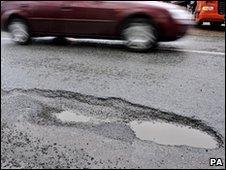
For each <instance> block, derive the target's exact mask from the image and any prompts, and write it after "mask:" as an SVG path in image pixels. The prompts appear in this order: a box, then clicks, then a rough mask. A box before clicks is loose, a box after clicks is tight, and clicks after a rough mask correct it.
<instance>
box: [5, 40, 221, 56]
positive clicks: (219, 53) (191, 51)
mask: <svg viewBox="0 0 226 170" xmlns="http://www.w3.org/2000/svg"><path fill="white" fill-rule="evenodd" d="M1 40H7V41H8V40H11V38H1ZM87 41H89V39H87ZM91 41H92V40H91ZM100 41H101V40H100ZM93 42H97V40H95V41H93ZM102 42H103V41H102ZM104 42H105V43H106V42H108V41H107V40H106V41H105V40H104ZM159 50H164V51H176V52H187V53H199V54H212V55H222V56H225V52H217V51H199V50H188V49H187V50H186V49H169V48H159Z"/></svg>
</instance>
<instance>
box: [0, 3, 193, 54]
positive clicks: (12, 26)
mask: <svg viewBox="0 0 226 170" xmlns="http://www.w3.org/2000/svg"><path fill="white" fill-rule="evenodd" d="M190 24H191V20H190V18H189V15H188V13H187V12H186V11H185V10H184V9H182V8H180V7H178V6H176V5H172V4H169V3H164V2H157V1H150V2H148V1H143V2H142V1H3V2H2V3H1V28H2V30H4V31H8V32H10V33H11V35H12V38H13V40H14V41H15V42H17V43H19V44H28V43H29V42H30V39H31V38H32V37H40V36H56V37H82V38H84V37H85V38H101V39H106V38H107V39H123V40H125V44H126V46H127V47H128V48H130V49H132V50H136V51H143V50H148V49H151V48H153V47H155V45H156V44H157V42H159V41H174V40H176V39H178V38H181V37H182V36H184V35H185V34H186V32H187V30H188V28H189V25H190Z"/></svg>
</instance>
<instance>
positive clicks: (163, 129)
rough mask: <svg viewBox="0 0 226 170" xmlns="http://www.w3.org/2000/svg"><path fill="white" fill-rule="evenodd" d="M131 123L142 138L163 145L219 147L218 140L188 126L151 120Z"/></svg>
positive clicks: (132, 127)
mask: <svg viewBox="0 0 226 170" xmlns="http://www.w3.org/2000/svg"><path fill="white" fill-rule="evenodd" d="M129 125H130V127H131V129H132V130H133V131H134V132H135V134H136V136H137V137H138V138H139V139H141V140H149V141H154V142H156V143H158V144H163V145H187V146H192V147H197V148H209V149H213V148H217V147H218V142H217V141H216V140H214V138H213V137H212V136H210V135H208V134H207V133H205V132H202V131H200V130H198V129H193V128H191V127H188V126H177V125H173V124H170V123H162V122H150V121H143V122H139V121H132V122H130V123H129Z"/></svg>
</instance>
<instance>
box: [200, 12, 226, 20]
mask: <svg viewBox="0 0 226 170" xmlns="http://www.w3.org/2000/svg"><path fill="white" fill-rule="evenodd" d="M196 22H225V15H220V14H218V13H212V12H200V13H199V14H198V17H196Z"/></svg>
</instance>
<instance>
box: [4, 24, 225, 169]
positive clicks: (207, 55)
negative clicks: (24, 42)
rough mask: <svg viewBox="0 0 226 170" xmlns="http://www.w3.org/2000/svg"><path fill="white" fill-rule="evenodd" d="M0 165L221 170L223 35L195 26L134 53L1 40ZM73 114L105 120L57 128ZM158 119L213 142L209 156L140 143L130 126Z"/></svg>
mask: <svg viewBox="0 0 226 170" xmlns="http://www.w3.org/2000/svg"><path fill="white" fill-rule="evenodd" d="M1 80H2V81H1V168H3V169H6V168H65V169H67V168H100V169H109V168H117V169H118V168H122V169H123V168H125V169H128V168H132V169H136V168H147V169H155V168H174V169H177V168H178V169H181V168H200V169H210V168H211V169H212V168H224V167H225V165H224V166H223V167H210V166H209V158H222V160H223V163H224V164H225V156H224V153H225V34H224V31H223V29H222V30H221V29H220V30H209V28H208V27H204V28H202V29H197V28H196V29H192V30H191V31H190V32H189V34H188V35H187V36H186V37H184V38H183V39H181V40H179V41H176V42H171V43H161V44H160V45H159V47H158V49H157V50H155V51H153V52H149V53H134V52H129V51H127V50H125V49H124V48H123V46H122V45H120V43H118V42H111V41H110V42H109V41H93V40H74V41H68V42H67V43H66V44H58V43H56V42H55V41H53V40H52V39H36V40H34V41H33V43H32V44H31V45H28V46H18V45H15V44H14V43H12V42H11V40H10V39H9V38H8V35H7V34H6V33H3V32H2V35H1ZM67 110H73V111H74V112H78V113H81V114H83V115H86V116H94V117H97V118H99V119H103V120H106V119H110V120H111V121H110V122H108V123H100V124H93V123H75V122H74V123H73V122H72V123H70V122H66V123H65V122H62V121H60V120H59V119H57V118H56V114H57V113H60V112H62V111H67ZM133 120H160V121H167V122H170V123H178V124H182V125H188V126H191V127H192V128H196V129H199V130H202V131H204V132H206V133H208V134H209V135H211V136H213V137H214V138H215V139H216V140H217V141H218V143H219V147H218V148H215V149H205V148H195V147H190V146H169V145H160V144H157V143H155V142H152V141H143V140H140V139H139V138H137V137H136V135H135V133H134V132H133V131H132V130H131V128H130V127H129V126H128V125H127V123H128V122H130V121H133Z"/></svg>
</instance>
